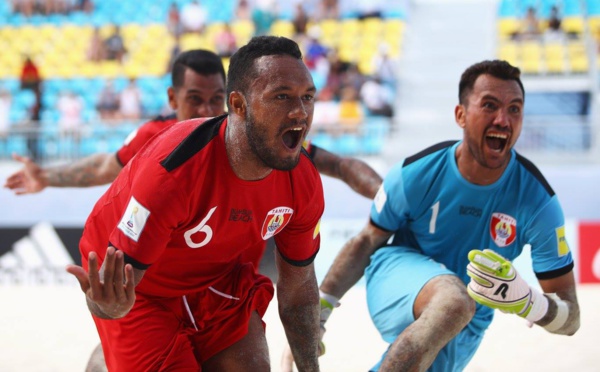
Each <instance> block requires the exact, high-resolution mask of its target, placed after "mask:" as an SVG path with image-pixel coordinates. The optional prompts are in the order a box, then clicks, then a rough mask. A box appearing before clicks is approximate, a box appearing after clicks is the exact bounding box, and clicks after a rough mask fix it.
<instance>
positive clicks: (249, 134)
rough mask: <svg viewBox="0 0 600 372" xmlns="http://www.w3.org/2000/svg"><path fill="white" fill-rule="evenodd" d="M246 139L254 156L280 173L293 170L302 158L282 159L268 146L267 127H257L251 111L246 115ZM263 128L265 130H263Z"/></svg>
mask: <svg viewBox="0 0 600 372" xmlns="http://www.w3.org/2000/svg"><path fill="white" fill-rule="evenodd" d="M245 121H246V125H245V127H246V138H247V139H248V144H249V145H250V149H251V150H252V152H253V153H254V155H255V156H256V157H257V158H258V159H260V160H261V161H262V162H263V164H264V165H266V166H267V167H269V168H273V169H276V170H280V171H289V170H292V169H294V168H295V167H296V165H298V161H299V160H300V156H299V155H298V156H296V157H294V158H282V157H280V156H278V155H277V154H276V153H275V150H273V149H272V148H270V147H269V145H268V141H267V138H268V133H266V130H265V129H264V128H267V125H257V124H256V123H257V122H256V120H255V118H254V116H253V115H252V113H251V112H250V110H248V111H247V113H246V118H245ZM261 128H263V129H261Z"/></svg>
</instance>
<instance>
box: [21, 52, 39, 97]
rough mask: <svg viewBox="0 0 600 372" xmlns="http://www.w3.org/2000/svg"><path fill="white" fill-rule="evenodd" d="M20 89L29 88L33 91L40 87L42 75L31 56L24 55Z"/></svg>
mask: <svg viewBox="0 0 600 372" xmlns="http://www.w3.org/2000/svg"><path fill="white" fill-rule="evenodd" d="M20 80H21V89H30V90H32V91H34V92H36V91H38V90H40V89H41V84H42V76H41V74H40V70H39V69H38V67H37V65H36V64H35V63H34V62H33V60H32V59H31V57H29V56H25V61H24V62H23V66H22V67H21V75H20Z"/></svg>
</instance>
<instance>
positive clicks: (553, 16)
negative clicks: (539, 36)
mask: <svg viewBox="0 0 600 372" xmlns="http://www.w3.org/2000/svg"><path fill="white" fill-rule="evenodd" d="M561 24H562V19H561V17H560V14H559V13H558V7H557V6H553V7H552V8H551V9H550V16H549V17H548V28H547V29H546V32H545V33H544V39H546V40H547V41H551V40H562V39H564V36H565V34H564V32H563V30H562V28H561V27H560V26H561Z"/></svg>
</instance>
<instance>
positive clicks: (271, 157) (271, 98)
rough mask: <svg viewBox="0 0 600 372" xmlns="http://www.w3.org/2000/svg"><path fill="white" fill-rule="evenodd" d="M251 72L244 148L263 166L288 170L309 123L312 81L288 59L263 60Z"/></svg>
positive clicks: (296, 62) (300, 66)
mask: <svg viewBox="0 0 600 372" xmlns="http://www.w3.org/2000/svg"><path fill="white" fill-rule="evenodd" d="M254 68H255V69H256V71H257V72H258V74H257V76H258V77H257V78H256V79H255V80H254V81H253V82H252V83H251V84H250V86H249V88H248V93H247V94H245V97H246V102H247V106H246V112H245V132H246V137H247V141H248V145H249V147H250V149H251V151H252V152H253V153H254V155H255V156H256V157H257V158H258V159H260V161H262V163H263V164H264V165H265V166H267V167H269V168H273V169H278V170H290V169H292V168H294V167H295V166H296V164H297V163H298V159H299V157H300V150H301V149H302V142H303V141H304V138H305V137H306V134H307V133H308V130H309V129H310V125H311V123H312V117H313V110H314V96H315V93H316V89H315V86H314V83H313V80H312V77H311V75H310V72H309V71H308V69H307V68H306V66H305V65H304V63H303V62H302V61H301V60H297V59H295V58H293V57H290V56H277V55H276V56H264V57H261V58H259V59H257V60H256V61H255V65H254Z"/></svg>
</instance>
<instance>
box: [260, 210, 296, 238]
mask: <svg viewBox="0 0 600 372" xmlns="http://www.w3.org/2000/svg"><path fill="white" fill-rule="evenodd" d="M293 214H294V210H293V209H292V208H288V207H277V208H274V209H271V210H270V211H269V213H267V217H266V218H265V222H263V225H262V229H261V235H262V238H263V239H264V240H267V239H269V238H270V237H272V236H274V235H275V234H277V233H279V232H280V231H281V230H283V228H284V227H285V226H286V225H287V224H288V222H290V219H291V218H292V215H293Z"/></svg>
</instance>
